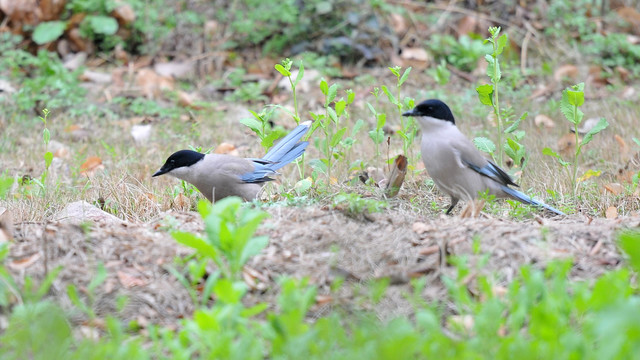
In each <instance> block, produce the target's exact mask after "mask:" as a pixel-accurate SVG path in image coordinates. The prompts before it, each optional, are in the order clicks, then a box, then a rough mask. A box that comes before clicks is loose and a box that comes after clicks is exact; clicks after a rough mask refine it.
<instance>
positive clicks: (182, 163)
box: [152, 150, 204, 177]
mask: <svg viewBox="0 0 640 360" xmlns="http://www.w3.org/2000/svg"><path fill="white" fill-rule="evenodd" d="M203 158H204V154H201V153H199V152H196V151H191V150H180V151H176V152H174V153H173V154H171V156H169V158H168V159H167V161H166V162H165V163H164V165H162V167H161V168H160V170H158V171H156V173H155V174H153V175H152V177H153V176H160V175H162V174H166V173H168V172H169V171H171V170H173V169H178V168H181V167H189V166H191V165H193V164H195V163H197V162H198V161H200V160H202V159H203Z"/></svg>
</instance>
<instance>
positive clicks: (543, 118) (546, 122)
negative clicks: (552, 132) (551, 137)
mask: <svg viewBox="0 0 640 360" xmlns="http://www.w3.org/2000/svg"><path fill="white" fill-rule="evenodd" d="M533 123H534V124H535V125H536V126H538V127H540V126H544V127H545V128H547V129H551V128H554V127H555V126H556V123H555V122H554V121H553V119H551V118H550V117H548V116H547V115H544V114H538V115H536V117H535V119H533Z"/></svg>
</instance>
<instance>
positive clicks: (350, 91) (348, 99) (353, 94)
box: [347, 89, 356, 104]
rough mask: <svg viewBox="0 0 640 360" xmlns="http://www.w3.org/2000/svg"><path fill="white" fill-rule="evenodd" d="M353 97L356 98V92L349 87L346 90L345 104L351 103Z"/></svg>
mask: <svg viewBox="0 0 640 360" xmlns="http://www.w3.org/2000/svg"><path fill="white" fill-rule="evenodd" d="M355 99H356V93H354V92H353V90H351V89H349V90H347V104H351V103H353V100H355Z"/></svg>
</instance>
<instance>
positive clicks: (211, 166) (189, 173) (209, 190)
mask: <svg viewBox="0 0 640 360" xmlns="http://www.w3.org/2000/svg"><path fill="white" fill-rule="evenodd" d="M254 169H255V166H254V165H253V162H252V161H250V160H248V159H244V158H239V157H237V156H231V155H222V154H206V155H205V156H204V157H203V158H202V160H200V161H198V162H197V163H195V164H193V165H191V166H190V168H184V167H182V168H177V169H174V170H173V171H172V172H171V173H170V175H172V176H174V177H177V178H178V179H181V180H184V181H186V182H188V183H190V184H192V185H193V186H195V187H196V188H198V190H200V192H201V193H202V195H204V197H206V198H207V199H209V201H214V200H215V201H218V200H220V199H223V198H225V197H227V196H239V197H241V198H243V199H244V200H249V201H250V200H253V199H255V198H256V197H257V196H258V193H259V192H260V190H261V189H262V184H263V183H246V182H244V181H242V179H241V178H240V177H241V176H242V175H243V174H247V173H251V172H253V171H254Z"/></svg>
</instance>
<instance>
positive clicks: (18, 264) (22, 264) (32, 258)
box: [9, 252, 40, 270]
mask: <svg viewBox="0 0 640 360" xmlns="http://www.w3.org/2000/svg"><path fill="white" fill-rule="evenodd" d="M39 259H40V253H39V252H37V253H33V254H31V255H29V256H27V257H23V258H20V259H15V260H13V261H11V262H10V263H9V267H11V268H12V269H14V270H24V269H26V268H28V267H29V266H31V265H33V264H35V263H36V261H38V260H39Z"/></svg>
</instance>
